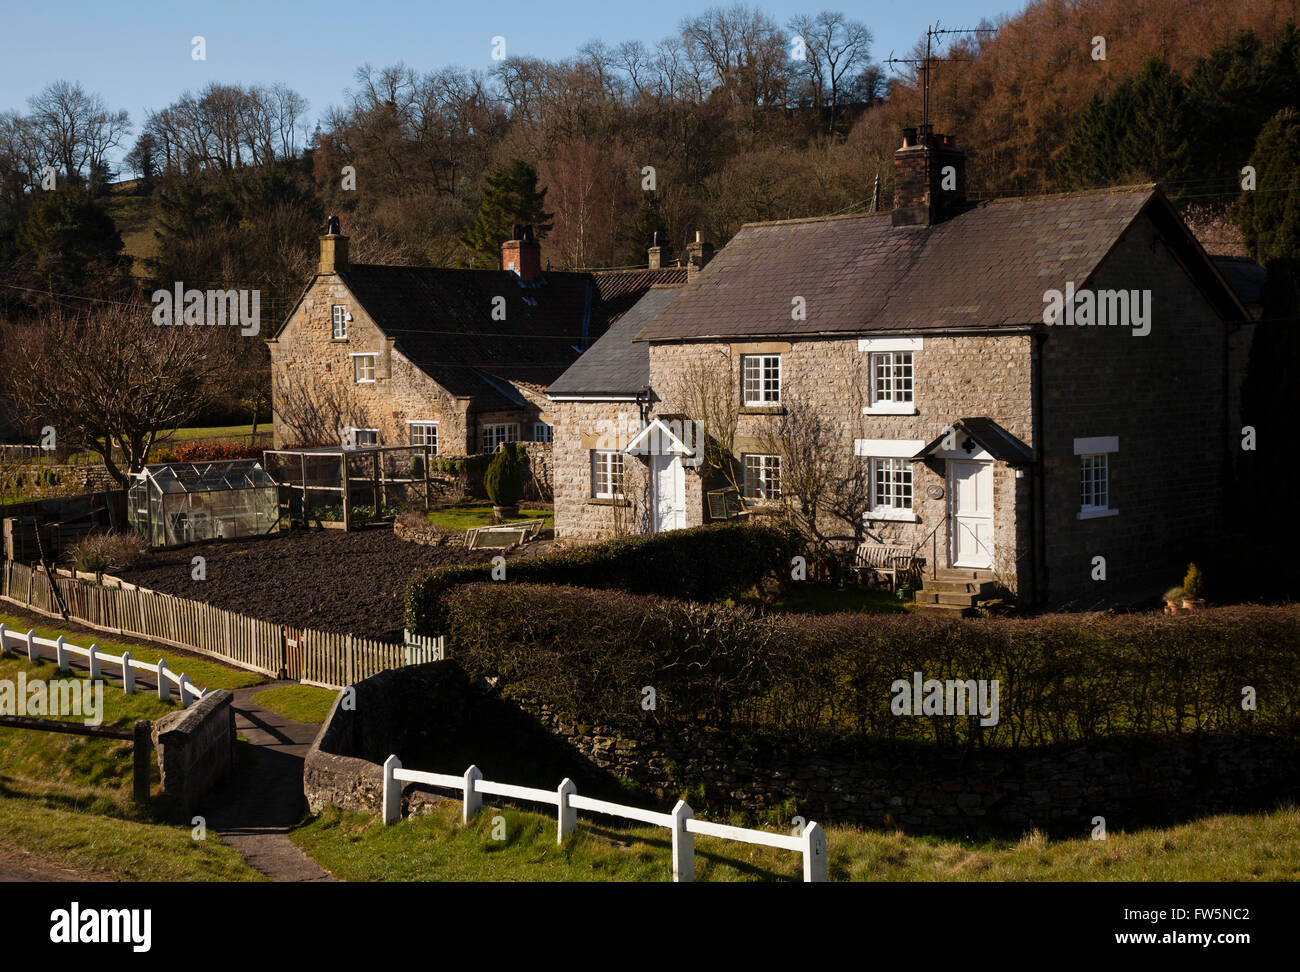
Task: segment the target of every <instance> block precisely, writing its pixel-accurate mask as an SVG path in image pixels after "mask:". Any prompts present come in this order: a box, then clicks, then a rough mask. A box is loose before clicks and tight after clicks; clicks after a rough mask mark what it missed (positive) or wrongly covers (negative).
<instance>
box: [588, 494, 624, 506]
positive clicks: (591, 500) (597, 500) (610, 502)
mask: <svg viewBox="0 0 1300 972" xmlns="http://www.w3.org/2000/svg"><path fill="white" fill-rule="evenodd" d="M587 505H588V506H631V505H632V501H631V500H629V499H625V498H623V497H621V496H620V497H619V498H618V499H613V498H611V497H608V496H588V497H587Z"/></svg>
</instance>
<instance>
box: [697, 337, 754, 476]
mask: <svg viewBox="0 0 1300 972" xmlns="http://www.w3.org/2000/svg"><path fill="white" fill-rule="evenodd" d="M735 361H736V359H735V356H734V355H733V354H732V353H731V352H730V350H721V349H718V350H715V351H713V352H711V353H709V354H708V356H707V357H697V358H692V359H691V360H690V361H689V362H687V364H686V366H685V367H684V368H683V369H682V384H683V385H684V392H683V398H684V402H685V406H686V413H687V415H689V416H690V417H691V418H692V419H694V420H695V421H697V422H699V423H700V431H701V433H702V434H701V436H700V438H701V440H702V442H701V444H702V447H703V451H704V455H703V460H704V467H705V469H706V470H707V471H708V472H711V473H713V474H714V475H715V476H717V477H720V478H721V479H723V480H724V481H725V482H726V483H727V485H728V486H730V487H731V488H732V489H734V490H735V491H736V492H737V493H743V492H744V474H743V471H741V470H740V468H739V466H738V464H737V462H736V427H737V425H738V424H739V421H740V396H739V395H738V394H737V390H736V381H735V375H736V363H735Z"/></svg>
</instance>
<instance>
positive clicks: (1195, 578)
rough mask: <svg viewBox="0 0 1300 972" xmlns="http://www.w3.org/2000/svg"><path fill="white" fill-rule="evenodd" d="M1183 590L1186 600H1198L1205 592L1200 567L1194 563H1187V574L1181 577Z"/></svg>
mask: <svg viewBox="0 0 1300 972" xmlns="http://www.w3.org/2000/svg"><path fill="white" fill-rule="evenodd" d="M1183 591H1184V593H1185V594H1186V595H1187V598H1188V600H1191V601H1195V600H1199V599H1200V598H1201V597H1203V596H1204V594H1205V580H1204V578H1202V577H1201V568H1199V567H1197V566H1196V565H1195V564H1188V565H1187V574H1186V575H1185V576H1184V577H1183Z"/></svg>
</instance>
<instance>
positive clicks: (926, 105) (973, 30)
mask: <svg viewBox="0 0 1300 972" xmlns="http://www.w3.org/2000/svg"><path fill="white" fill-rule="evenodd" d="M996 33H997V28H996V27H940V26H939V21H937V20H936V21H935V22H934V26H932V27H926V28H925V57H923V58H916V57H894V52H893V51H890V52H889V57H888V58H887V59H885V60H884V61H883V62H882V63H884V64H890V65H894V64H917V65H920V69H919V73H920V75H921V124H922V126H925V128H926V130H928V129H929V125H930V77H931V74H930V72H931V70H932V69H933V63H934V62H935V61H973V60H974V58H972V57H936V56H935V54H934V48H935V38H937V37H942V36H944V35H946V34H996Z"/></svg>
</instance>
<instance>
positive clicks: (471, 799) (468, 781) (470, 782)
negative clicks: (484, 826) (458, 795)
mask: <svg viewBox="0 0 1300 972" xmlns="http://www.w3.org/2000/svg"><path fill="white" fill-rule="evenodd" d="M481 779H483V771H482V770H480V769H479V768H478V767H477V766H471V767H470V768H469V769H467V770H466V771H465V802H464V805H463V806H462V808H461V813H460V822H461V823H463V824H465V823H469V818H470V817H472V816H474V814H476V813H478V812H479V808H481V807H482V806H483V794H482V793H479V792H478V790H476V789H475V788H474V784H475V783H476V782H477V781H479V780H481Z"/></svg>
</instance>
